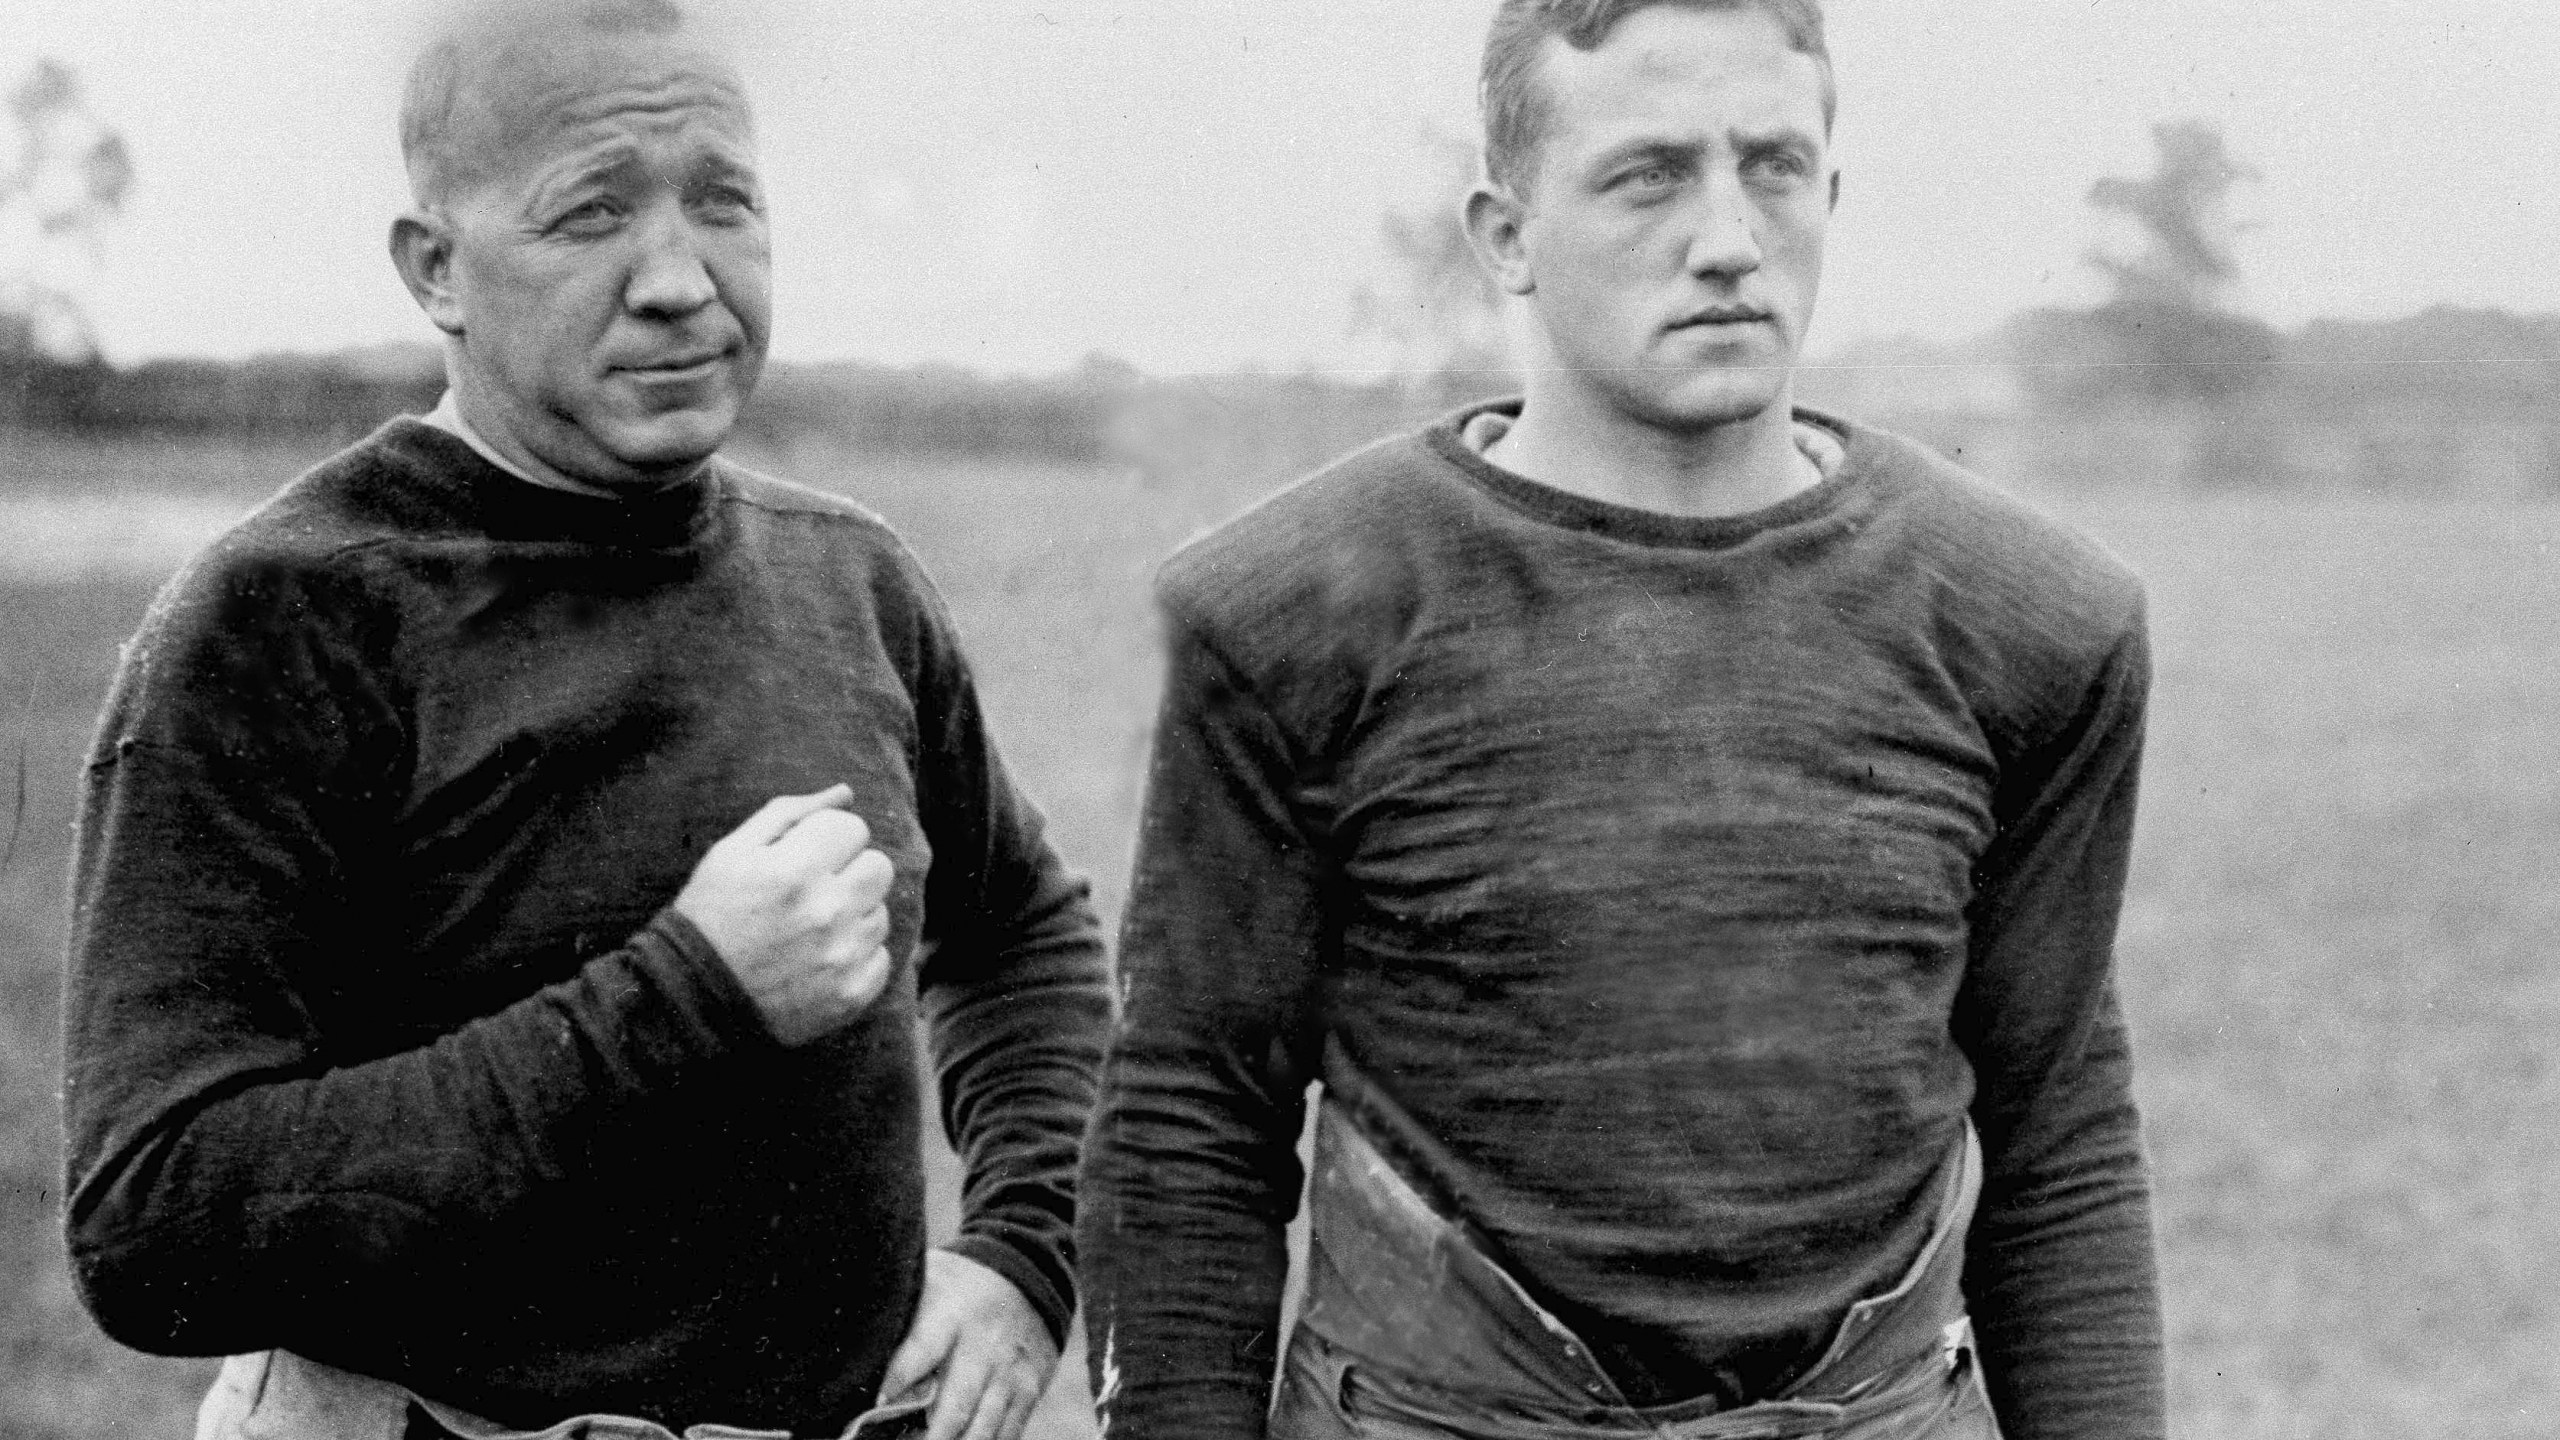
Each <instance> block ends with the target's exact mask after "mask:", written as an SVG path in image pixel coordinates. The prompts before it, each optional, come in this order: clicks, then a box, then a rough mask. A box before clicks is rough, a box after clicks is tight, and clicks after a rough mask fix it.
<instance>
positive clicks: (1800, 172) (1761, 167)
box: [1746, 151, 1813, 180]
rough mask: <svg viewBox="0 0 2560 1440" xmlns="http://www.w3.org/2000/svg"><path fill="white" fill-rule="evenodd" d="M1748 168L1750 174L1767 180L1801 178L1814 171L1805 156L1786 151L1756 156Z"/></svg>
mask: <svg viewBox="0 0 2560 1440" xmlns="http://www.w3.org/2000/svg"><path fill="white" fill-rule="evenodd" d="M1746 168H1747V170H1748V171H1749V173H1750V174H1752V175H1754V176H1757V177H1759V178H1761V179H1766V180H1801V179H1803V178H1804V177H1805V176H1807V175H1809V174H1811V173H1813V167H1812V166H1810V165H1808V164H1806V163H1805V159H1804V157H1803V156H1801V155H1796V154H1792V153H1789V152H1786V151H1778V152H1775V153H1772V154H1768V155H1759V156H1754V157H1753V158H1752V160H1751V163H1750V165H1749V166H1747V167H1746Z"/></svg>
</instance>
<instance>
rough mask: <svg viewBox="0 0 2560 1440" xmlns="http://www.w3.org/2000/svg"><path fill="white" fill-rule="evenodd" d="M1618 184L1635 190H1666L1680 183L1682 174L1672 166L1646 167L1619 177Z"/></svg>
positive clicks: (1640, 167)
mask: <svg viewBox="0 0 2560 1440" xmlns="http://www.w3.org/2000/svg"><path fill="white" fill-rule="evenodd" d="M1618 183H1619V184H1621V185H1624V186H1626V187H1627V188H1629V189H1633V190H1665V189H1669V188H1670V187H1671V186H1674V185H1677V184H1679V183H1680V172H1679V170H1678V169H1676V168H1674V167H1672V166H1670V165H1659V164H1657V165H1644V166H1639V167H1638V168H1636V169H1633V170H1630V171H1628V172H1626V173H1625V174H1624V175H1621V176H1619V177H1618Z"/></svg>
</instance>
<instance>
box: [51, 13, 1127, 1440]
mask: <svg viewBox="0 0 2560 1440" xmlns="http://www.w3.org/2000/svg"><path fill="white" fill-rule="evenodd" d="M403 141H404V144H405V149H406V153H407V159H408V165H409V171H410V175H411V179H412V182H413V185H414V188H415V191H416V198H417V208H416V210H415V211H414V212H413V213H411V214H409V215H406V216H404V217H403V218H401V219H400V220H399V222H398V223H397V224H396V225H395V226H394V228H393V234H392V252H393V258H394V260H395V262H396V263H397V265H398V268H399V271H400V274H401V276H402V278H403V279H404V280H405V281H406V282H407V283H408V285H409V288H410V290H411V291H412V293H413V294H414V295H415V296H416V297H417V300H418V303H419V304H420V306H421V307H422V308H423V309H424V310H425V311H426V313H427V315H428V316H429V317H430V318H431V319H432V320H433V321H434V323H435V324H436V326H437V327H438V328H439V329H440V330H441V331H442V332H443V334H444V337H445V344H446V351H447V357H448V362H449V373H450V380H451V389H450V393H449V394H448V396H447V398H446V400H445V403H444V404H443V405H442V406H441V407H440V408H439V409H438V411H437V412H436V413H435V414H433V415H431V416H428V417H426V418H425V419H423V420H421V419H401V420H396V421H393V422H392V423H390V424H389V425H386V426H385V427H383V428H382V429H381V430H379V431H377V432H376V433H375V434H374V435H372V436H371V437H370V438H368V439H366V440H364V441H362V442H361V443H359V444H357V445H356V446H354V447H353V448H351V449H349V450H347V451H345V452H344V453H342V454H340V455H338V456H337V457H335V458H334V459H331V460H329V461H328V462H326V463H325V464H323V465H321V466H320V467H319V468H317V469H316V470H314V471H312V472H311V473H309V474H307V475H305V476H303V477H302V478H300V479H299V480H296V481H295V482H294V483H293V484H292V485H290V486H289V487H287V488H286V489H285V490H284V491H283V492H282V493H281V494H280V495H279V496H277V497H276V499H274V500H273V501H272V502H270V503H269V504H268V505H266V506H265V507H263V508H262V509H261V510H259V511H258V512H257V513H256V514H255V515H253V516H251V517H250V518H249V519H247V520H246V521H244V522H243V523H242V524H241V525H240V526H239V527H238V528H237V529H235V530H234V531H233V532H232V533H231V534H230V535H228V536H227V537H226V538H224V539H223V540H222V541H221V542H219V543H218V544H217V545H216V546H214V547H213V549H212V550H211V551H210V552H208V553H207V554H206V555H205V556H203V557H202V558H201V559H199V560H198V561H197V562H196V563H195V564H193V565H192V566H190V567H189V568H188V569H187V570H186V572H185V573H184V574H182V575H180V576H179V577H178V578H177V579H176V580H175V581H173V582H172V584H171V585H170V587H169V589H168V590H167V591H166V593H165V594H164V595H163V596H162V597H161V599H160V601H159V602H158V603H157V604H156V605H155V606H154V607H153V609H152V611H151V613H150V615H149V617H148V618H147V619H146V620H145V622H144V625H143V628H142V631H141V633H140V634H139V635H138V636H137V637H136V639H135V640H134V642H133V643H132V645H131V646H130V647H129V648H128V650H127V652H126V655H125V660H124V665H123V668H122V671H121V673H120V675H119V677H118V680H117V683H116V686H115V689H114V693H113V696H112V699H111V700H110V702H109V705H108V708H107V712H106V716H105V719H104V722H103V727H102V729H101V732H100V735H99V738H98V742H97V747H96V750H95V753H94V756H93V758H92V759H91V761H90V764H89V767H88V772H87V790H86V796H85V804H84V810H83V814H82V819H81V826H80V836H79V850H78V868H77V876H76V881H75V886H74V906H75V913H74V926H73V941H72V965H71V977H70V987H69V1000H68V1034H69V1049H68V1065H67V1070H68V1073H67V1077H66V1106H67V1113H68V1125H67V1128H68V1132H69V1140H70V1158H69V1178H70V1185H69V1195H70V1201H69V1215H68V1227H69V1232H70V1242H71V1249H72V1253H73V1258H74V1261H75V1266H76V1272H77V1274H78V1277H79V1282H80V1285H81V1287H82V1291H83V1294H84V1295H85V1297H86V1299H87V1301H88V1303H89V1305H90V1307H91V1308H92V1310H93V1311H94V1312H95V1313H96V1315H97V1317H98V1319H99V1321H100V1323H101V1324H102V1325H104V1326H105V1327H106V1329H107V1331H108V1332H109V1333H110V1334H112V1335H114V1336H116V1337H118V1338H120V1339H122V1340H124V1341H126V1342H127V1343H129V1344H132V1345H136V1346H139V1347H141V1348H143V1349H146V1350H153V1351H160V1352H166V1353H173V1354H197V1355H214V1354H229V1355H232V1356H234V1357H235V1358H234V1359H232V1360H231V1361H230V1362H229V1363H228V1364H227V1366H226V1367H225V1371H224V1376H223V1380H222V1382H221V1384H220V1385H218V1386H217V1388H216V1389H215V1391H214V1393H213V1394H212V1395H210V1396H209V1397H208V1398H207V1401H206V1405H205V1408H204V1412H203V1419H202V1422H201V1427H202V1428H201V1430H200V1433H201V1434H203V1435H206V1436H226V1437H227V1436H233V1435H240V1436H248V1435H255V1436H260V1437H278V1440H298V1437H314V1440H317V1437H323V1436H328V1437H335V1436H365V1437H389V1436H396V1435H403V1434H406V1435H410V1436H431V1435H440V1434H455V1435H464V1436H472V1437H488V1436H494V1435H500V1434H505V1433H510V1432H515V1431H531V1430H541V1431H543V1432H544V1433H550V1434H563V1435H566V1434H573V1433H575V1434H593V1435H599V1436H602V1435H625V1434H628V1435H645V1436H663V1435H666V1434H668V1433H669V1432H671V1431H679V1430H688V1429H693V1430H702V1431H703V1433H727V1431H726V1430H724V1429H723V1428H722V1427H727V1428H728V1429H737V1428H744V1429H748V1430H753V1431H770V1432H778V1433H793V1434H801V1435H832V1434H836V1433H838V1432H840V1431H843V1430H844V1429H846V1427H847V1426H848V1425H849V1424H850V1423H852V1422H854V1421H856V1419H857V1417H861V1416H865V1415H876V1416H880V1417H883V1418H887V1417H892V1416H894V1417H898V1418H901V1419H903V1420H904V1421H905V1423H907V1424H909V1425H910V1426H911V1427H912V1428H917V1429H922V1428H923V1427H924V1425H925V1424H926V1423H928V1422H929V1424H930V1430H931V1434H932V1435H933V1436H934V1437H935V1440H959V1437H961V1436H963V1435H966V1436H967V1437H969V1440H1010V1437H1011V1436H1013V1435H1014V1434H1016V1433H1018V1432H1019V1430H1020V1429H1021V1426H1022V1422H1023V1420H1024V1418H1025V1417H1026V1415H1027V1413H1028V1411H1029V1408H1030V1406H1031V1404H1032V1402H1033V1401H1034V1400H1035V1399H1036V1397H1037V1396H1038V1394H1039V1392H1040V1390H1041V1388H1042V1386H1043V1385H1044V1383H1045V1382H1046V1380H1047V1378H1048V1375H1049V1372H1050V1369H1051V1367H1052V1366H1053V1364H1054V1362H1055V1357H1056V1353H1057V1345H1058V1343H1059V1340H1060V1337H1061V1336H1062V1334H1063V1333H1064V1331H1065V1329H1066V1326H1067V1323H1068V1318H1069V1314H1070V1311H1071V1309H1072V1306H1073V1287H1072V1277H1071V1271H1072V1266H1071V1260H1070V1249H1069V1245H1070V1238H1071V1229H1072V1178H1073V1165H1074V1152H1075V1142H1076V1138H1077V1136H1078V1134H1079V1133H1080V1131H1081V1129H1082V1126H1083V1122H1084V1118H1085V1113H1086V1110H1087V1107H1088V1104H1089V1101H1090V1096H1091V1085H1092V1070H1093V1067H1094V1065H1095V1063H1096V1061H1097V1058H1098V1055H1099V1050H1100V1039H1101V1031H1102V1027H1103V1025H1104V1023H1105V1017H1106V1012H1107V997H1106V992H1105V989H1104V985H1103V976H1102V960H1101V953H1100V949H1099V944H1098V938H1097V935H1096V929H1095V925H1094V922H1093V918H1092V915H1091V913H1090V910H1089V908H1088V906H1087V903H1086V898H1085V889H1084V886H1083V884H1082V882H1081V881H1079V880H1078V879H1076V878H1074V877H1073V876H1071V875H1070V874H1069V873H1068V872H1067V871H1066V869H1065V868H1064V867H1063V866H1062V864H1061V863H1060V861H1059V859H1058V857H1057V856H1056V854H1055V853H1053V851H1052V850H1051V849H1050V848H1049V846H1048V845H1047V844H1046V843H1045V842H1044V841H1043V840H1042V838H1041V824H1040V819H1039V817H1038V815H1037V813H1036V812H1035V811H1034V809H1033V808H1032V807H1031V805H1030V804H1029V803H1028V802H1027V801H1026V800H1025V799H1024V798H1023V797H1022V795H1021V794H1020V793H1019V792H1018V791H1017V790H1016V789H1015V788H1014V786H1013V785H1012V784H1011V783H1010V782H1009V781H1008V780H1007V778H1006V775H1005V771H1004V769H1003V767H1002V765H1001V764H1000V763H999V761H998V758H997V754H996V750H995V747H994V746H993V744H992V743H991V742H990V740H989V738H988V734H987V729H986V725H985V722H984V718H983V716H982V714H981V712H980V709H979V704H978V700H977V698H976V695H975V693H974V690H973V688H972V682H971V679H970V673H969V669H968V666H967V664H966V662H965V661H964V660H963V658H962V656H961V653H960V651H959V648H958V645H957V642H956V638H955V636H954V634H953V630H952V625H951V622H950V619H949V617H948V615H947V614H946V613H945V611H944V609H943V606H942V604H941V602H940V600H939V599H938V598H937V597H936V595H935V593H934V591H933V589H932V587H931V585H930V584H929V583H928V582H927V580H926V579H925V577H924V575H923V573H922V572H921V571H920V570H919V568H918V567H917V564H916V561H915V559H914V557H913V556H911V555H910V554H909V553H908V552H907V551H906V550H905V549H904V548H903V547H902V546H901V545H900V544H899V542H898V540H897V539H896V537H894V536H893V535H892V534H890V532H889V531H888V530H887V529H886V528H885V527H884V526H883V525H882V524H881V522H880V521H879V520H878V519H877V518H876V517H874V516H872V515H871V514H869V513H868V512H866V511H864V510H863V509H861V508H860V507H858V506H855V505H852V504H849V503H847V502H845V501H842V500H838V499H834V498H831V497H827V496H823V495H819V494H816V493H813V492H811V491H807V490H803V489H799V488H796V487H793V486H790V485H787V484H784V483H781V482H778V481H774V480H770V479H766V478H764V477H761V476H758V475H755V474H752V473H749V472H747V471H745V470H742V469H740V468H738V467H737V466H735V465H732V464H730V463H728V462H726V461H724V460H722V459H720V458H718V456H717V455H716V454H715V452H716V451H717V450H718V448H719V447H720V445H721V443H722V442H723V440H724V439H725V438H726V437H727V435H728V434H729V431H730V427H731V425H732V424H733V422H734V421H735V419H736V417H737V414H738V410H739V407H740V405H741V404H742V403H743V402H744V401H745V400H746V399H747V396H748V394H749V392H750V391H751V389H752V388H753V386H754V384H755V381H756V377H757V373H758V370H759V368H760V365H761V363H762V360H763V357H764V353H765V339H766V327H767V239H766V220H765V197H764V193H763V190H762V187H761V184H760V182H759V180H758V178H757V171H756V163H755V152H754V146H753V139H752V135H751V131H750V127H749V121H748V110H747V104H746V100H745V97H744V95H743V93H742V91H741V89H740V86H739V82H738V79H737V77H736V75H735V74H734V73H733V71H732V70H731V68H730V66H729V65H728V64H727V63H726V62H725V61H724V60H723V59H722V58H721V56H720V55H719V54H718V53H717V52H716V51H715V50H714V49H712V48H710V47H708V46H706V45H705V44H704V43H702V42H701V41H700V40H699V39H698V38H697V37H696V36H695V35H694V34H693V33H692V32H691V31H689V30H688V29H687V28H686V26H685V24H684V21H683V17H682V15H681V14H680V13H679V12H678V11H677V10H676V9H675V7H674V6H672V5H670V4H667V3H664V0H589V3H518V4H515V5H512V6H509V7H505V8H504V9H503V10H501V9H494V8H493V9H487V10H481V11H476V12H473V13H472V14H471V15H469V16H468V18H466V19H464V20H462V21H458V22H457V23H455V24H454V25H453V26H452V27H451V28H450V29H449V31H448V32H447V33H446V34H444V35H443V37H442V38H441V39H439V40H438V41H437V42H436V43H435V44H434V45H433V46H431V47H430V48H429V50H428V51H427V52H426V54H425V56H424V58H423V59H422V60H421V61H420V62H419V64H418V67H417V69H416V71H415V73H414V75H413V77H412V81H411V86H410V91H409V95H408V103H407V107H406V113H405V117H404V133H403ZM919 1005H920V1006H921V1009H922V1013H923V1015H924V1018H925V1019H926V1021H927V1022H928V1023H929V1025H930V1030H931V1036H932V1040H933V1048H934V1051H935V1054H936V1058H937V1060H938V1063H939V1066H940V1078H941V1086H942V1102H943V1114H944V1116H945V1119H946V1123H947V1125H948V1126H949V1128H950V1130H951V1133H952V1137H953V1139H954V1141H955V1142H956V1144H957V1145H958V1147H959V1149H960V1151H961V1154H962V1155H963V1157H964V1158H965V1161H966V1165H967V1172H968V1178H967V1185H966V1199H965V1213H964V1216H963V1218H962V1222H961V1225H960V1229H959V1236H958V1238H957V1239H956V1240H955V1241H954V1242H953V1243H951V1244H950V1245H949V1246H948V1247H946V1248H943V1249H940V1250H937V1251H934V1252H933V1253H931V1254H928V1253H927V1251H926V1246H925V1243H924V1223H925V1222H924V1216H923V1203H922V1197H923V1183H922V1176H921V1170H920V1162H919V1153H918V1139H919V1136H918V1126H919V1120H918V1110H919V1105H918V1096H917V1094H916V1083H915V1076H916V1073H917V1067H916V1057H915V1054H914V1034H915V1021H916V1016H917V1013H918V1009H919ZM926 1396H930V1397H931V1398H930V1401H929V1406H928V1405H927V1404H926V1403H925V1402H924V1400H923V1397H926ZM884 1398H885V1399H886V1400H889V1401H892V1402H899V1403H898V1404H896V1405H895V1406H893V1407H892V1408H891V1409H889V1410H885V1411H883V1410H875V1407H876V1406H878V1405H879V1403H880V1402H881V1401H882V1400H883V1399H884ZM581 1427H583V1428H581Z"/></svg>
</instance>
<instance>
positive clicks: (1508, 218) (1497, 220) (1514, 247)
mask: <svg viewBox="0 0 2560 1440" xmlns="http://www.w3.org/2000/svg"><path fill="white" fill-rule="evenodd" d="M1528 219H1529V207H1528V206H1526V205H1523V204H1521V203H1520V201H1519V199H1518V197H1516V196H1514V195H1513V194H1512V193H1511V191H1510V190H1509V189H1508V188H1507V187H1505V186H1501V185H1496V184H1494V183H1493V182H1492V181H1490V180H1488V181H1485V182H1483V183H1481V184H1479V185H1477V186H1476V188H1474V189H1473V190H1470V191H1468V192H1467V207H1466V211H1465V213H1464V214H1463V215H1462V216H1460V221H1461V223H1463V224H1464V225H1465V226H1466V229H1467V243H1468V244H1469V245H1470V246H1472V247H1474V249H1475V252H1476V263H1477V264H1479V265H1482V266H1483V267H1484V272H1485V274H1487V275H1488V276H1491V277H1492V279H1493V283H1494V284H1496V285H1499V286H1501V287H1502V293H1504V294H1505V295H1527V294H1531V293H1533V292H1535V291H1536V290H1537V288H1538V279H1537V276H1536V275H1535V274H1533V273H1532V272H1531V269H1530V266H1529V247H1528V246H1527V245H1526V244H1525V243H1524V242H1523V237H1522V235H1521V229H1522V227H1523V226H1525V225H1526V224H1527V223H1528Z"/></svg>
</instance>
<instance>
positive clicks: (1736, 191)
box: [1682, 176, 1760, 278]
mask: <svg viewBox="0 0 2560 1440" xmlns="http://www.w3.org/2000/svg"><path fill="white" fill-rule="evenodd" d="M1756 219H1757V217H1756V216H1755V214H1754V213H1753V210H1752V205H1751V197H1750V196H1749V195H1747V194H1746V193H1744V190H1743V186H1742V182H1741V180H1740V178H1739V177H1737V176H1719V177H1716V178H1715V179H1712V180H1709V181H1708V182H1707V183H1706V184H1704V185H1701V186H1699V187H1698V195H1697V198H1696V199H1695V200H1694V201H1693V202H1692V207H1691V219H1690V226H1691V228H1690V231H1689V249H1688V253H1687V254H1686V255H1684V256H1683V257H1682V263H1683V264H1684V266H1685V267H1686V268H1687V270H1688V272H1689V273H1690V274H1692V275H1721V276H1726V277H1731V278H1738V277H1740V276H1744V275H1748V274H1750V273H1751V272H1752V271H1754V270H1757V269H1759V268H1760V230H1759V226H1758V224H1757V223H1756Z"/></svg>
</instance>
